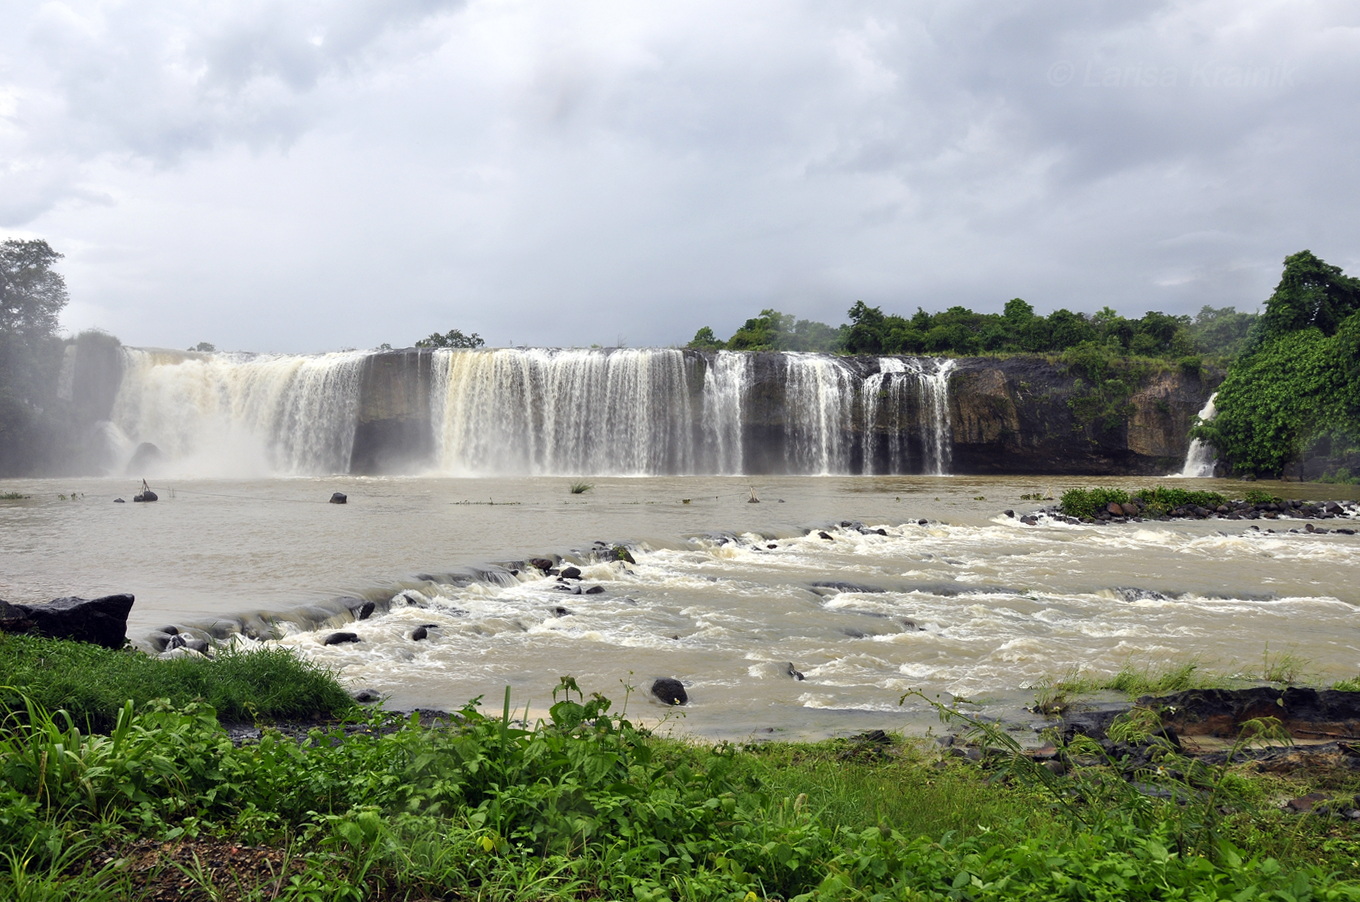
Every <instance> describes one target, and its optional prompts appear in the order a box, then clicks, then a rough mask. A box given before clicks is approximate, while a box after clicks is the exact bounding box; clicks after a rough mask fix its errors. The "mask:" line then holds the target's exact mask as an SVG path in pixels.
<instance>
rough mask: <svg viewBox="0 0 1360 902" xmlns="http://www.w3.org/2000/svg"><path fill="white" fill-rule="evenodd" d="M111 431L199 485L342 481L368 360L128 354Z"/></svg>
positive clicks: (354, 355)
mask: <svg viewBox="0 0 1360 902" xmlns="http://www.w3.org/2000/svg"><path fill="white" fill-rule="evenodd" d="M123 354H124V358H123V363H124V367H123V381H122V385H121V387H120V390H119V393H118V396H117V399H116V400H115V402H114V409H113V416H112V420H113V424H114V425H115V426H116V427H117V428H118V429H119V430H120V431H121V432H122V434H123V435H124V436H126V437H127V440H128V442H130V443H131V444H132V445H137V444H140V443H147V442H149V443H151V444H154V445H156V446H157V447H158V448H159V449H160V451H161V453H162V455H164V456H165V457H166V458H168V459H169V460H170V461H173V462H174V463H173V464H172V469H174V470H176V471H179V472H184V473H187V474H192V475H199V474H206V475H232V476H257V475H266V474H271V475H272V474H277V475H301V474H322V473H344V472H348V470H349V462H350V452H351V450H352V447H353V443H354V427H355V413H356V410H357V407H358V400H359V381H360V380H359V376H360V373H361V370H362V363H363V358H364V353H363V352H348V353H337V354H325V355H322V356H316V357H304V356H274V355H269V356H266V355H259V356H250V355H234V354H214V355H199V354H183V353H177V352H173V351H149V350H138V349H133V348H125V349H124V351H123Z"/></svg>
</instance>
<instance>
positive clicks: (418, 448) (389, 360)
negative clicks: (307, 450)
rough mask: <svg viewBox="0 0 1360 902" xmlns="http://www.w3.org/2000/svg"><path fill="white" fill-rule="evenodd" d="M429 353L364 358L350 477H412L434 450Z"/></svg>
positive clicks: (384, 352) (395, 352)
mask: <svg viewBox="0 0 1360 902" xmlns="http://www.w3.org/2000/svg"><path fill="white" fill-rule="evenodd" d="M432 362H433V355H432V354H431V353H430V352H429V351H418V350H406V351H381V352H378V353H375V354H371V355H369V357H367V358H366V359H365V360H364V369H363V375H362V377H361V380H362V381H361V383H360V388H359V411H358V417H357V420H356V422H355V426H354V450H353V451H352V452H351V453H350V464H349V470H350V473H352V474H355V475H362V476H378V475H387V474H394V473H409V472H412V471H413V470H414V469H418V468H419V466H420V464H421V462H426V461H429V460H430V458H431V456H432V454H433V451H434V443H435V440H434V432H433V426H432V423H431V413H430V391H431V386H432V384H433V380H434V375H433V370H432V366H431V364H432Z"/></svg>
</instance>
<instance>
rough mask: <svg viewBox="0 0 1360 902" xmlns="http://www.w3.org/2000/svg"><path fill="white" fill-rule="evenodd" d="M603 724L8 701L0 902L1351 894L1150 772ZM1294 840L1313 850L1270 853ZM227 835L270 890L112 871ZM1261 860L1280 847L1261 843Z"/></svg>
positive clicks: (1208, 776) (1214, 774)
mask: <svg viewBox="0 0 1360 902" xmlns="http://www.w3.org/2000/svg"><path fill="white" fill-rule="evenodd" d="M611 707H612V706H611V703H610V701H609V700H608V699H605V698H603V697H602V696H599V695H595V694H593V695H590V696H586V695H585V694H584V693H583V692H581V690H580V689H579V687H577V686H576V684H575V682H574V681H572V680H571V679H570V678H565V679H564V680H563V681H562V684H561V685H560V686H559V687H558V689H557V691H556V692H555V693H554V703H553V705H552V706H551V708H550V710H549V716H548V719H547V720H546V721H545V722H543V723H540V724H538V725H537V726H536V728H533V729H530V728H528V727H526V726H524V725H523V722H522V720H521V719H520V717H519V716H517V714H516V712H514V711H512V710H511V708H510V704H509V696H508V694H507V696H506V701H505V702H504V704H503V705H502V706H501V710H500V711H499V712H498V713H494V714H492V713H488V712H486V711H484V710H483V709H482V708H481V707H480V706H479V705H478V704H476V703H471V704H469V705H467V706H465V707H464V708H463V709H462V710H461V711H459V712H458V715H457V717H456V718H454V721H453V723H452V725H451V726H449V727H448V728H444V729H429V728H423V727H421V726H419V724H418V723H417V722H416V721H415V720H414V719H412V720H407V721H401V720H394V719H393V717H392V716H391V715H387V714H384V713H383V712H369V713H367V714H366V715H365V719H364V720H361V721H356V722H355V723H352V724H350V725H348V728H347V729H344V730H341V729H335V730H330V731H326V730H320V729H318V730H315V731H313V732H312V734H311V735H310V736H309V737H308V739H307V740H306V741H304V742H298V741H296V740H294V739H292V738H288V737H285V736H283V735H281V734H279V733H277V732H275V731H273V730H268V729H266V730H265V731H264V734H263V736H262V738H261V739H260V740H259V742H258V743H256V744H252V745H247V746H240V747H238V746H234V745H233V744H232V743H231V742H230V741H229V740H228V738H227V737H226V735H225V733H224V732H223V731H222V730H221V728H220V727H219V725H218V721H217V718H216V714H215V712H214V711H213V710H212V709H211V708H210V707H208V706H207V705H204V704H202V703H187V704H171V703H167V702H163V701H161V702H151V703H147V704H144V705H140V706H137V705H134V704H132V703H127V704H124V705H123V706H122V707H120V708H119V709H118V712H117V715H116V717H115V722H114V725H113V728H112V729H111V730H110V731H109V732H108V733H107V734H90V733H88V732H84V731H82V730H81V729H80V728H79V727H78V726H77V725H76V724H75V723H73V721H72V719H71V718H70V717H69V716H67V715H66V714H64V713H62V712H59V711H58V712H52V711H49V710H48V709H46V708H44V707H42V706H41V705H39V704H37V703H36V702H33V701H32V700H31V699H23V707H22V710H21V712H19V713H17V714H15V715H14V716H11V717H9V718H8V719H7V720H5V721H4V723H3V724H2V725H0V850H3V852H0V898H5V899H10V898H29V899H38V898H41V899H49V898H82V899H101V898H105V899H136V898H139V897H141V896H139V894H140V893H144V894H145V895H146V897H150V896H151V895H152V893H153V892H156V891H158V888H159V889H164V888H166V887H167V886H174V887H175V888H176V890H177V891H178V890H179V888H181V887H182V885H183V884H184V883H186V882H188V883H190V884H192V885H193V887H194V888H195V889H196V891H197V892H198V893H199V894H200V895H201V896H202V897H205V898H221V899H229V898H283V899H297V900H301V899H325V900H328V902H329V900H359V899H379V900H386V899H433V898H440V899H471V898H477V899H582V898H607V899H630V900H659V899H692V900H701V899H703V900H707V899H725V900H733V902H736V900H744V902H753V900H764V899H781V900H790V902H791V900H809V902H810V900H820V899H856V900H860V899H929V900H934V899H940V900H945V899H970V900H1001V899H1005V900H1010V899H1015V898H1026V899H1092V900H1115V899H1118V900H1125V899H1262V900H1265V899H1269V900H1276V902H1280V900H1294V899H1297V900H1303V899H1310V900H1335V899H1360V884H1357V883H1356V882H1353V881H1350V880H1345V879H1341V878H1340V877H1338V876H1337V875H1336V874H1334V873H1332V871H1333V870H1335V868H1336V867H1337V865H1338V862H1340V861H1342V860H1343V859H1345V857H1346V856H1348V855H1350V854H1351V848H1350V847H1348V846H1346V845H1345V842H1346V839H1345V837H1344V836H1339V837H1327V834H1325V833H1324V832H1322V828H1320V827H1313V826H1308V827H1306V828H1305V827H1298V826H1290V827H1282V826H1281V824H1282V823H1283V821H1282V820H1281V818H1282V817H1283V816H1282V815H1278V814H1277V815H1276V816H1275V818H1274V819H1272V818H1270V817H1268V816H1259V817H1256V818H1254V819H1253V820H1252V821H1250V823H1251V824H1253V825H1254V827H1255V829H1256V833H1246V832H1241V831H1239V832H1234V825H1233V823H1231V822H1230V815H1228V814H1224V812H1225V811H1229V810H1247V806H1248V805H1249V803H1250V802H1251V799H1250V797H1249V795H1248V794H1247V793H1244V792H1240V791H1238V788H1237V786H1236V784H1235V783H1234V781H1233V779H1231V777H1232V775H1231V774H1226V773H1223V772H1220V771H1214V770H1212V769H1208V768H1191V766H1190V765H1186V764H1184V763H1183V762H1181V761H1179V760H1178V759H1175V758H1174V757H1171V756H1170V755H1167V756H1162V757H1158V758H1157V759H1156V766H1160V767H1162V768H1163V770H1164V771H1165V773H1162V774H1158V773H1155V771H1154V772H1150V773H1149V774H1147V775H1146V776H1145V779H1146V780H1148V781H1151V782H1155V783H1156V784H1157V785H1158V786H1160V787H1169V790H1168V791H1169V792H1171V793H1172V798H1170V799H1162V798H1158V797H1155V796H1153V795H1150V794H1146V793H1143V792H1141V791H1140V790H1139V789H1138V788H1137V787H1136V786H1135V785H1134V784H1132V783H1130V782H1128V781H1127V780H1124V779H1123V778H1122V777H1121V776H1120V775H1119V773H1118V772H1117V766H1116V764H1114V763H1111V762H1108V761H1107V762H1099V761H1097V763H1096V764H1094V765H1093V766H1091V767H1090V768H1086V769H1082V770H1080V771H1078V772H1076V774H1075V775H1074V776H1072V777H1061V776H1058V775H1057V774H1054V773H1051V772H1049V771H1047V770H1044V769H1043V768H1038V767H1037V765H1035V764H1034V763H1033V762H1032V761H1030V760H1029V759H1028V758H1026V757H1025V756H1024V755H1023V754H1020V753H1019V751H1018V749H1017V748H1016V747H1015V746H1013V745H1011V744H1009V743H1008V742H1007V738H1008V737H1007V734H1006V733H1005V732H1004V731H1002V730H999V729H997V728H995V727H989V726H987V725H982V724H979V723H977V722H973V723H972V724H971V728H972V729H975V730H980V731H981V733H980V735H981V737H982V739H983V742H984V745H985V746H986V747H987V748H990V749H995V750H996V753H995V763H994V765H987V766H986V767H983V768H979V767H978V766H977V765H974V764H972V763H970V762H967V761H951V760H945V761H941V760H938V758H937V757H936V756H935V755H932V754H927V753H925V752H924V751H920V750H915V751H913V750H912V749H911V748H910V747H909V746H906V745H904V744H903V743H901V742H900V741H897V742H892V743H882V744H880V743H874V744H869V745H866V744H865V743H862V742H860V743H855V742H844V741H843V742H839V743H836V742H832V743H823V744H819V745H815V746H774V747H762V748H760V749H757V750H748V749H741V748H737V747H735V746H731V745H719V746H716V747H704V746H696V745H690V744H682V743H678V742H674V741H668V740H662V739H658V738H657V737H655V736H652V735H651V734H649V733H648V732H647V731H646V730H643V729H640V728H638V727H636V726H635V725H633V724H632V723H631V722H630V721H629V720H628V719H627V718H626V717H624V716H623V715H622V714H614V713H612V711H611ZM1129 729H1130V730H1131V731H1134V732H1137V731H1142V732H1144V733H1145V732H1146V725H1145V724H1144V725H1138V724H1134V725H1131V726H1130V728H1129ZM1073 753H1074V754H1080V753H1083V750H1082V749H1074V751H1073ZM1178 775H1179V776H1178ZM1261 796H1262V797H1263V796H1264V794H1261ZM1253 813H1256V812H1255V810H1254V809H1253ZM1290 823H1291V824H1297V821H1295V822H1290ZM1311 823H1313V822H1310V824H1311ZM1315 823H1317V824H1323V823H1325V822H1324V821H1322V820H1321V819H1318V820H1317V821H1316V822H1315ZM1290 830H1294V831H1298V832H1303V831H1305V830H1307V831H1310V832H1309V833H1308V836H1307V837H1306V839H1307V840H1308V841H1306V842H1301V843H1295V844H1294V845H1293V846H1287V845H1286V844H1283V843H1280V842H1276V841H1275V839H1276V838H1277V837H1279V836H1280V835H1282V834H1283V833H1286V832H1288V831H1290ZM1241 837H1245V838H1246V839H1248V840H1250V841H1251V842H1252V843H1253V844H1254V845H1253V847H1251V848H1248V849H1246V850H1245V851H1244V847H1243V846H1242V845H1241V844H1240V843H1239V842H1235V840H1237V839H1239V838H1241ZM1324 837H1327V838H1325V839H1324ZM224 840H226V841H229V843H230V845H231V848H232V849H235V850H237V853H239V854H245V852H244V850H246V849H248V848H250V847H255V846H260V845H265V846H268V847H270V848H272V849H275V850H276V851H277V852H278V853H279V854H280V855H281V856H282V858H283V859H284V860H285V861H286V866H285V867H283V868H281V869H280V870H278V871H277V872H274V873H272V874H271V875H270V876H269V879H268V881H267V885H266V884H265V883H261V882H259V881H257V882H256V883H251V882H249V880H247V879H246V876H245V874H246V872H245V871H243V870H234V869H233V867H232V866H231V864H230V863H228V864H226V865H210V864H209V863H208V861H207V859H200V858H197V857H193V856H189V857H187V858H185V859H184V860H185V861H188V862H189V863H188V864H183V863H181V864H178V865H175V864H172V863H169V862H163V863H161V864H158V865H153V866H151V867H150V868H149V869H146V870H144V871H143V872H139V873H138V874H137V876H136V879H135V880H134V878H133V876H132V871H131V870H130V865H129V864H128V860H129V856H128V855H127V854H126V853H125V852H123V851H122V850H124V849H125V848H127V847H128V845H129V844H132V843H134V842H136V843H144V844H145V843H148V842H150V844H152V845H153V846H154V847H157V848H170V847H175V846H177V847H181V848H188V849H190V850H192V849H194V848H196V847H197V846H196V845H195V844H203V845H205V846H206V845H207V844H209V843H215V844H217V845H219V846H220V845H221V844H222V843H223V842H224ZM1328 842H1337V843H1341V845H1340V846H1336V845H1333V846H1331V847H1330V848H1331V849H1333V851H1331V852H1329V851H1327V849H1328V848H1329V847H1328V846H1327V843H1328ZM1275 847H1279V848H1288V849H1291V850H1298V851H1295V852H1293V853H1291V854H1295V855H1296V857H1294V858H1291V859H1289V860H1287V861H1285V862H1283V863H1282V862H1281V861H1279V860H1277V859H1275V858H1273V857H1270V856H1268V855H1266V854H1262V853H1261V852H1259V851H1258V848H1275ZM1328 856H1331V857H1328ZM134 884H135V886H134Z"/></svg>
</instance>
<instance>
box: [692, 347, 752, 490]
mask: <svg viewBox="0 0 1360 902" xmlns="http://www.w3.org/2000/svg"><path fill="white" fill-rule="evenodd" d="M750 384H751V355H750V354H742V353H740V352H738V351H718V352H717V354H716V355H715V356H714V358H713V364H712V365H711V366H709V367H707V368H706V369H705V370H704V389H703V430H704V437H705V445H706V447H707V448H708V449H709V454H710V456H711V459H712V468H711V469H712V472H713V473H715V474H717V475H722V476H732V475H738V474H740V473H741V472H742V465H743V462H744V460H745V458H744V457H743V455H742V422H743V420H742V405H743V403H744V401H745V398H746V389H747V387H748V386H749V385H750Z"/></svg>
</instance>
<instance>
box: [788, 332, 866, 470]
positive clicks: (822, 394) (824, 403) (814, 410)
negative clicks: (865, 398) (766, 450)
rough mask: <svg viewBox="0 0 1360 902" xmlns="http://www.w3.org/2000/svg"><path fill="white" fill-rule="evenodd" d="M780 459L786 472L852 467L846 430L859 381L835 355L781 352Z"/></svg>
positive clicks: (848, 436) (848, 431)
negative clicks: (782, 439)
mask: <svg viewBox="0 0 1360 902" xmlns="http://www.w3.org/2000/svg"><path fill="white" fill-rule="evenodd" d="M784 359H785V365H786V367H787V371H786V375H785V377H784V378H785V386H786V388H785V391H786V392H787V394H786V399H787V400H786V402H785V407H784V418H785V424H786V425H785V442H786V444H785V451H784V453H785V460H786V461H787V464H788V471H789V472H790V473H806V474H810V475H829V474H832V473H848V472H851V471H852V469H851V460H850V441H849V439H850V436H851V431H852V426H853V424H852V420H851V418H852V416H853V413H854V401H855V398H854V393H855V391H856V389H858V388H859V384H858V383H857V382H855V381H854V380H852V378H851V375H850V372H849V370H848V369H847V368H846V367H845V365H844V364H843V363H842V362H841V361H840V360H838V359H836V358H835V357H827V356H825V355H822V354H806V353H797V352H793V351H786V352H785V353H784Z"/></svg>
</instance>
